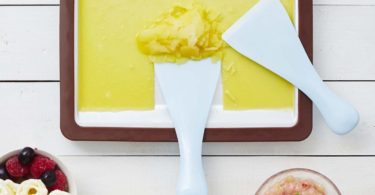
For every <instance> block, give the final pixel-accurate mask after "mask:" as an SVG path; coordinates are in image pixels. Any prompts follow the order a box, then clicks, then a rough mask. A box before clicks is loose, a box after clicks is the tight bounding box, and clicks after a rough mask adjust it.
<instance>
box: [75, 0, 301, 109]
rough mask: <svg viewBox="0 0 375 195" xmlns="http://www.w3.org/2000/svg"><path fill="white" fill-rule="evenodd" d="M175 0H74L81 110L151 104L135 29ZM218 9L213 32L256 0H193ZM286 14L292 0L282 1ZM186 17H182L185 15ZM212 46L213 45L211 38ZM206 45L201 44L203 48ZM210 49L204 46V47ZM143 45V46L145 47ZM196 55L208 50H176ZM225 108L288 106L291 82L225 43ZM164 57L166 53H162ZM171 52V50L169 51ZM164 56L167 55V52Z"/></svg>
mask: <svg viewBox="0 0 375 195" xmlns="http://www.w3.org/2000/svg"><path fill="white" fill-rule="evenodd" d="M178 2H180V3H186V2H189V1H188V0H185V1H182V2H181V1H176V0H152V1H150V0H137V1H134V0H79V1H78V4H79V5H78V6H79V12H78V23H79V24H78V64H79V65H78V109H79V110H80V111H121V110H150V109H153V108H154V105H155V102H154V70H153V61H152V60H150V58H149V57H148V55H146V54H144V53H143V52H142V49H140V48H139V43H138V42H137V38H136V37H137V34H139V33H140V32H142V31H144V30H145V28H146V29H147V27H148V25H150V24H152V23H153V22H154V21H155V19H158V18H160V16H161V15H163V13H166V11H168V10H171V8H172V7H173V6H175V5H176V3H178ZM195 2H198V3H199V4H201V5H202V6H203V7H204V8H209V10H213V11H214V12H213V13H219V15H220V20H217V18H210V21H209V23H210V22H211V20H213V21H218V22H217V23H215V28H214V29H215V31H217V32H225V30H226V29H228V28H229V27H230V26H231V25H232V24H233V23H234V22H235V21H236V20H237V19H238V18H239V17H241V16H242V15H243V14H244V13H246V11H248V10H249V9H250V8H251V7H252V6H254V5H255V4H256V3H257V2H258V0H195ZM281 2H282V3H283V5H284V6H285V8H286V9H287V11H288V13H289V15H290V17H291V18H293V14H294V13H293V12H294V0H281ZM190 19H191V18H186V20H187V21H188V20H190ZM213 45H216V44H215V43H214V44H213ZM203 48H206V47H203ZM207 48H209V46H208V47H207ZM146 49H147V48H146ZM179 52H180V53H179V54H178V55H180V56H181V57H186V56H189V55H190V56H193V58H196V59H200V58H203V57H207V56H209V55H211V53H209V52H208V53H204V52H201V51H200V53H198V54H197V53H196V52H195V51H192V52H190V53H189V52H187V53H185V54H184V52H182V51H179ZM220 53H221V59H222V82H223V91H224V94H223V96H224V97H223V99H224V108H225V109H229V110H241V109H267V108H270V109H275V108H293V105H294V87H293V86H292V85H291V84H289V83H288V82H287V81H285V80H283V79H281V78H280V77H278V76H277V75H275V74H273V73H271V72H270V71H268V70H266V69H264V68H263V67H261V66H260V65H258V64H256V63H255V62H253V61H251V60H249V59H247V58H245V57H243V56H242V55H240V54H239V53H237V52H236V51H234V50H233V49H232V48H230V47H225V48H223V49H220ZM155 56H157V55H155ZM166 56H168V55H166ZM172 56H175V54H172ZM168 58H170V59H173V57H172V58H171V56H169V57H168Z"/></svg>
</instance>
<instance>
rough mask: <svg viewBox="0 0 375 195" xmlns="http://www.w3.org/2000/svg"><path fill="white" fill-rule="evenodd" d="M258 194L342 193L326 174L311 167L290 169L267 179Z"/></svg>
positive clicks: (326, 194) (331, 194)
mask: <svg viewBox="0 0 375 195" xmlns="http://www.w3.org/2000/svg"><path fill="white" fill-rule="evenodd" d="M256 195H341V192H340V191H339V189H338V188H337V186H336V185H335V184H334V183H333V182H332V181H331V180H330V179H329V178H328V177H326V176H324V175H323V174H321V173H318V172H316V171H313V170H310V169H302V168H296V169H288V170H285V171H281V172H279V173H276V174H275V175H273V176H271V177H270V178H269V179H267V180H266V181H265V182H264V183H263V184H262V186H261V187H260V188H259V189H258V191H257V192H256Z"/></svg>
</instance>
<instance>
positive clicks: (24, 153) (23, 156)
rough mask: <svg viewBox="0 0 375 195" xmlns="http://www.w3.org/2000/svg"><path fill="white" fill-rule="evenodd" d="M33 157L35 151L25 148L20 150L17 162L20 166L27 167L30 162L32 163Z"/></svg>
mask: <svg viewBox="0 0 375 195" xmlns="http://www.w3.org/2000/svg"><path fill="white" fill-rule="evenodd" d="M34 156H35V151H34V150H33V149H32V148H30V147H26V148H24V149H22V150H21V152H20V154H19V155H18V161H20V163H21V164H22V165H28V164H30V163H31V161H33V159H34Z"/></svg>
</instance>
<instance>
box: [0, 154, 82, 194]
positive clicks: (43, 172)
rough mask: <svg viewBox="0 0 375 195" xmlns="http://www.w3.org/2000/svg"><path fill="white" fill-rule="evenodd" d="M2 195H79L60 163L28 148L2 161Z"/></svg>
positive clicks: (0, 188) (54, 158)
mask: <svg viewBox="0 0 375 195" xmlns="http://www.w3.org/2000/svg"><path fill="white" fill-rule="evenodd" d="M0 195H77V188H76V186H75V182H74V179H73V178H72V176H71V174H70V173H69V171H68V170H67V168H66V167H65V166H64V165H63V163H62V162H61V161H60V160H59V159H57V158H56V157H55V156H53V155H51V154H49V153H47V152H44V151H41V150H39V149H33V148H30V147H26V148H24V149H22V150H16V151H13V152H10V153H8V154H6V155H4V156H2V157H1V158H0Z"/></svg>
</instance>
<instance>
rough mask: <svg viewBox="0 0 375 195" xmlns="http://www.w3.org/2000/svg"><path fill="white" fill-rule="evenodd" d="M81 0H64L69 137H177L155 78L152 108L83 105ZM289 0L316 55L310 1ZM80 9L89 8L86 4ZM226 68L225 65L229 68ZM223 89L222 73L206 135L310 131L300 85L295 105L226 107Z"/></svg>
mask: <svg viewBox="0 0 375 195" xmlns="http://www.w3.org/2000/svg"><path fill="white" fill-rule="evenodd" d="M81 1H82V3H80V2H79V1H77V0H76V1H64V0H62V1H61V4H60V9H61V12H60V14H61V17H60V20H61V22H60V48H61V49H60V73H61V75H60V76H61V85H60V87H61V101H60V104H61V116H60V117H61V130H62V133H63V134H64V135H65V136H66V137H67V138H69V139H71V140H88V141H90V140H93V141H94V140H95V141H141V142H142V141H152V142H156V141H157V142H171V141H177V138H176V133H175V131H174V128H173V123H172V121H171V119H170V116H169V114H168V110H167V106H166V104H165V102H164V99H163V97H162V95H161V92H160V88H159V86H158V83H157V82H156V81H155V82H154V106H153V109H145V110H139V109H138V110H137V109H128V110H116V111H113V110H82V109H79V105H78V101H79V99H80V97H79V95H81V93H79V90H80V89H79V87H81V86H82V85H80V84H79V82H83V81H80V80H79V79H80V78H79V77H80V76H82V75H84V74H82V73H81V72H79V70H81V69H79V66H80V64H79V62H81V61H80V60H79V58H80V57H81V55H79V54H78V51H79V50H81V51H83V52H84V51H85V50H84V49H85V48H86V47H80V45H79V44H80V43H81V42H80V41H79V39H78V38H79V37H80V36H79V35H80V33H82V35H85V32H83V31H82V32H79V31H80V29H81V27H80V22H82V21H83V23H84V20H82V19H79V16H82V15H83V14H80V13H79V12H80V10H81V7H79V6H90V5H88V3H87V5H86V4H84V3H83V2H84V1H83V0H81ZM222 1H224V0H222ZM290 1H293V3H294V10H293V12H294V14H293V16H294V22H295V27H296V29H297V31H298V34H299V37H300V39H301V41H302V43H303V45H304V47H305V50H306V51H307V54H308V55H309V57H310V59H312V45H313V44H312V33H313V30H312V1H311V0H290ZM87 2H89V1H87ZM125 2H126V1H125ZM244 2H245V1H244ZM246 2H248V1H246ZM254 2H257V1H256V0H254ZM91 6H94V5H91ZM82 10H86V9H83V8H82ZM120 28H124V27H123V26H121V27H120ZM125 28H126V27H125ZM124 55H126V54H124ZM223 69H224V71H225V68H223ZM85 82H87V81H85ZM266 84H267V83H265V85H266ZM84 85H86V83H84ZM265 89H267V86H265ZM225 93H226V91H225V89H223V77H222V79H221V81H220V83H219V85H218V88H217V91H216V95H215V97H214V101H213V105H212V108H211V112H210V116H209V119H208V122H207V128H206V131H205V135H204V141H207V142H248V141H300V140H303V139H305V138H306V137H308V136H309V134H310V133H311V130H312V103H311V101H310V100H309V99H308V98H307V97H306V96H305V95H304V94H303V93H302V92H300V91H299V90H298V89H297V88H294V94H293V96H294V103H293V104H294V105H293V106H292V107H291V108H264V109H262V108H253V109H225V108H224V107H225V106H224V101H225V100H224V98H223V97H224V96H225ZM274 98H277V97H274Z"/></svg>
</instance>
